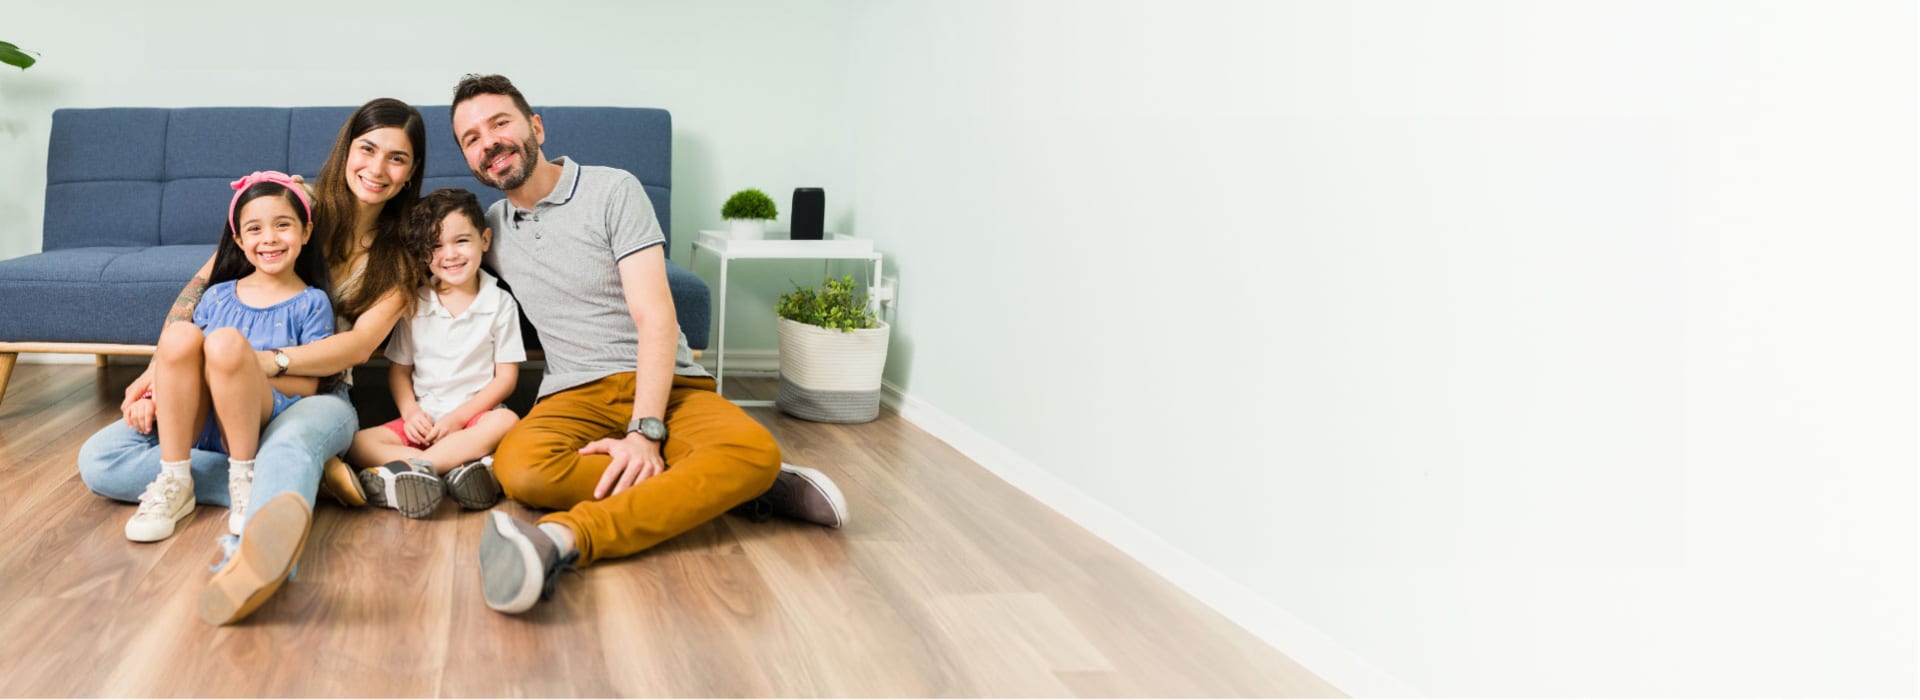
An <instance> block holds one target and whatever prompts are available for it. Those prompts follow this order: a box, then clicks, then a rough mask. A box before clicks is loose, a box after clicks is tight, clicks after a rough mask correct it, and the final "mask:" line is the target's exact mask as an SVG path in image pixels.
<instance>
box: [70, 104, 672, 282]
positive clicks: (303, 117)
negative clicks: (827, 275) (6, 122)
mask: <svg viewBox="0 0 1920 700" xmlns="http://www.w3.org/2000/svg"><path fill="white" fill-rule="evenodd" d="M416 107H417V108H418V109H419V110H420V116H421V117H422V118H423V119H425V121H426V127H427V145H426V181H425V182H424V183H423V187H424V189H423V190H422V191H421V194H423V195H424V194H426V193H428V192H432V191H434V190H436V189H439V188H442V187H461V188H465V189H467V190H470V191H472V192H473V193H474V194H476V195H479V197H480V202H481V204H482V205H483V206H485V205H491V204H492V203H493V202H494V201H496V200H499V199H500V197H501V194H500V192H499V191H498V190H495V189H493V188H491V187H487V186H486V185H482V184H480V183H479V182H478V181H476V180H474V179H473V176H472V174H470V173H469V172H468V171H467V164H466V160H465V159H464V158H462V157H461V155H460V149H459V147H458V145H457V144H456V143H455V142H454V140H453V136H452V131H453V130H452V126H451V124H450V121H451V119H450V116H449V111H448V107H447V106H446V105H437V106H417V105H416ZM354 109H355V108H354V107H291V108H289V107H181V108H172V109H164V108H128V107H113V108H92V109H60V110H55V111H54V113H53V134H52V138H51V140H50V141H49V143H48V146H47V201H46V219H45V222H44V224H45V225H44V228H43V234H42V248H43V249H44V250H58V249H62V248H79V247H87V246H126V245H139V246H152V245H177V244H186V243H203V244H205V243H216V242H218V238H219V235H220V230H221V221H222V220H223V219H224V218H225V216H226V206H227V201H228V200H229V199H230V198H231V197H232V195H233V190H232V189H230V188H229V187H228V185H227V183H229V182H232V181H233V180H235V179H237V178H239V177H240V176H242V175H245V174H247V173H250V172H253V171H255V170H280V171H284V172H289V173H298V174H300V175H304V176H306V177H307V179H309V180H311V179H314V178H316V177H318V176H319V173H320V166H321V164H322V163H323V162H324V161H325V160H326V157H327V151H328V150H329V149H331V148H333V140H334V138H335V137H337V136H339V133H340V128H341V126H342V125H344V124H345V123H346V121H347V117H349V116H351V115H352V114H353V110H354ZM534 113H535V114H538V115H540V118H541V120H542V123H543V124H544V125H545V126H546V131H547V142H546V145H545V146H544V147H543V148H542V149H541V150H542V152H543V153H544V154H545V155H546V156H547V157H548V158H557V157H560V156H563V155H564V156H568V157H571V158H573V159H574V160H575V161H578V162H579V163H581V164H584V165H605V166H610V167H615V168H620V169H622V170H626V171H628V172H631V173H633V175H634V177H637V178H639V179H640V183H641V184H642V185H643V186H645V187H646V189H647V196H648V197H649V198H650V199H652V200H653V209H654V214H655V215H656V216H658V217H659V219H660V228H661V229H662V230H664V231H666V232H667V235H668V241H669V243H671V241H672V226H671V222H672V216H671V212H672V209H671V204H672V202H671V198H670V197H669V196H668V195H669V194H670V193H671V191H672V187H673V183H672V175H673V121H672V118H671V117H670V116H669V115H668V114H667V112H666V110H661V109H646V108H634V107H544V108H541V107H536V108H535V109H534ZM672 249H673V248H672V246H671V245H669V246H668V247H667V250H672Z"/></svg>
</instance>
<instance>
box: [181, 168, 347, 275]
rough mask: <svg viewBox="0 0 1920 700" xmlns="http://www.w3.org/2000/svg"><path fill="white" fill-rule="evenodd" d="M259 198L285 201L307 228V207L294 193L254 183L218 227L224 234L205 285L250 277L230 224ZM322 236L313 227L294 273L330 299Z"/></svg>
mask: <svg viewBox="0 0 1920 700" xmlns="http://www.w3.org/2000/svg"><path fill="white" fill-rule="evenodd" d="M261 197H279V198H280V199H281V200H283V201H285V202H286V203H287V206H289V207H292V208H293V216H294V218H296V219H299V220H300V225H301V226H306V225H307V224H308V223H310V222H311V221H312V220H311V219H310V218H308V216H307V207H306V205H304V204H301V203H300V199H299V198H298V197H296V196H294V194H293V190H289V189H287V187H286V185H282V184H280V183H277V182H256V183H254V184H253V186H252V187H248V188H247V189H246V191H245V192H241V193H240V197H239V198H238V199H235V200H234V201H233V211H232V212H231V213H229V214H228V216H227V223H226V225H225V226H222V227H221V228H223V229H224V235H222V236H220V248H219V249H218V250H215V251H214V253H213V276H212V277H211V278H209V279H208V280H207V285H208V286H213V285H216V284H219V283H221V282H225V281H228V280H237V279H240V278H242V277H246V276H247V275H251V274H253V263H251V262H248V261H247V254H246V253H244V252H241V250H240V241H239V240H237V239H236V237H235V235H234V230H233V222H234V220H235V219H238V218H239V213H240V211H241V210H244V209H246V208H247V203H248V202H252V201H253V200H256V199H259V198H261ZM322 235H323V234H321V233H320V231H319V229H318V227H315V230H314V232H313V235H312V236H309V237H308V238H307V244H306V245H303V246H300V255H299V256H298V257H296V258H294V259H293V273H294V274H296V275H299V276H300V280H301V281H303V282H306V283H307V286H309V287H313V288H316V289H319V290H320V291H322V292H326V293H327V296H328V297H329V298H331V297H332V296H333V275H332V274H331V273H329V272H328V271H327V252H326V239H325V238H322V237H321V236H322Z"/></svg>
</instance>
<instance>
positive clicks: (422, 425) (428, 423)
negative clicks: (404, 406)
mask: <svg viewBox="0 0 1920 700" xmlns="http://www.w3.org/2000/svg"><path fill="white" fill-rule="evenodd" d="M403 418H405V419H406V420H404V421H402V422H401V425H403V426H404V427H406V429H407V439H408V440H410V441H412V442H413V443H414V444H416V445H431V444H433V442H434V440H435V439H436V438H434V437H433V418H432V417H430V416H428V415H427V412H426V411H422V410H420V409H419V408H415V409H413V410H412V411H408V412H407V415H405V416H403Z"/></svg>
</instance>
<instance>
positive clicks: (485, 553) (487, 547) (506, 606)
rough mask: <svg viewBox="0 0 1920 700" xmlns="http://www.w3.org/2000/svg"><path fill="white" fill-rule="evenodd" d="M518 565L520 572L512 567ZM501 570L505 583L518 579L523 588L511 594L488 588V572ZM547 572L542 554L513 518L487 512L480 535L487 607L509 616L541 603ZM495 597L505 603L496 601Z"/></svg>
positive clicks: (481, 564)
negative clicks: (542, 565)
mask: <svg viewBox="0 0 1920 700" xmlns="http://www.w3.org/2000/svg"><path fill="white" fill-rule="evenodd" d="M515 566H518V567H519V570H518V571H515V570H514V569H513V568H512V567H515ZM502 570H504V571H506V572H507V575H506V576H505V577H504V579H505V581H504V582H507V583H511V582H512V581H513V579H515V578H518V579H519V581H520V587H519V588H518V589H515V590H514V591H513V592H512V593H511V594H508V592H507V591H503V590H497V589H489V588H488V586H487V572H489V571H493V572H499V571H502ZM545 573H546V572H545V570H544V568H543V567H541V566H540V553H539V551H538V550H536V549H534V547H533V543H532V542H529V541H527V536H526V535H525V534H523V533H521V532H520V528H517V527H514V526H513V519H512V518H510V517H508V516H507V514H506V513H502V512H500V511H497V510H496V511H492V512H489V513H487V524H486V529H485V530H483V531H481V533H480V595H481V597H482V598H485V599H486V601H487V607H489V608H492V609H494V610H497V611H499V612H503V613H507V614H515V613H523V612H526V611H527V610H528V609H529V608H532V607H533V604H534V603H538V602H540V589H541V588H542V587H543V585H544V584H545V583H546V582H545V581H544V580H543V578H542V576H543V575H544V574H545ZM496 597H498V598H504V600H498V601H496V600H495V598H496Z"/></svg>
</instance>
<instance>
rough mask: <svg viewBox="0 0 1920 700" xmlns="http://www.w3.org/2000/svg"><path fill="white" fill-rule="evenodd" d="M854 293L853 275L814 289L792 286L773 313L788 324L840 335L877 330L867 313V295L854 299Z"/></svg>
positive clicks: (829, 281) (876, 321)
mask: <svg viewBox="0 0 1920 700" xmlns="http://www.w3.org/2000/svg"><path fill="white" fill-rule="evenodd" d="M854 289H855V287H854V284H853V275H841V276H840V279H833V278H831V277H829V278H827V281H826V284H825V285H824V286H822V287H818V288H814V289H808V288H806V287H802V286H800V285H798V284H795V285H793V291H792V292H791V293H788V294H782V295H780V303H779V304H778V305H777V306H775V307H774V312H775V313H778V314H780V318H784V319H787V320H789V321H796V322H799V323H805V324H808V325H813V326H819V327H821V328H832V329H834V330H837V331H840V332H842V333H845V332H849V331H853V330H856V329H862V328H875V327H878V326H879V325H880V320H879V319H878V318H875V317H874V315H873V312H871V311H868V310H867V295H865V294H862V295H860V296H858V297H855V296H854V295H853V292H854Z"/></svg>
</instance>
